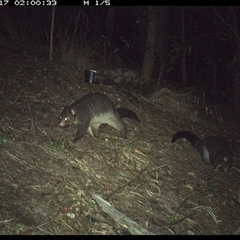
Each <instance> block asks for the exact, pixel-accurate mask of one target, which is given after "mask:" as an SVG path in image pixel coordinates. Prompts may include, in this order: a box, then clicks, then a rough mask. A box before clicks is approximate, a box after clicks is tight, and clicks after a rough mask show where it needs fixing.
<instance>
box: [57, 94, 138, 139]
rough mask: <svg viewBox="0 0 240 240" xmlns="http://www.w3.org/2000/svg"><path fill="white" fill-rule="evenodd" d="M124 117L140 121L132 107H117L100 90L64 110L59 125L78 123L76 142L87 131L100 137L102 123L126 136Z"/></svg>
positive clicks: (93, 135) (123, 136)
mask: <svg viewBox="0 0 240 240" xmlns="http://www.w3.org/2000/svg"><path fill="white" fill-rule="evenodd" d="M123 117H128V118H131V119H133V120H135V121H136V122H138V123H140V120H139V118H138V116H137V114H136V113H135V112H134V111H132V110H131V109H128V108H124V107H122V108H118V109H116V108H115V107H114V105H113V103H112V101H111V100H110V99H109V98H108V97H107V96H106V95H104V94H101V93H98V92H97V93H89V94H86V95H84V96H83V97H81V98H80V99H79V100H77V101H76V102H74V103H73V104H72V105H70V106H69V107H66V108H65V109H64V110H63V112H62V114H61V116H60V119H61V121H60V123H59V126H61V127H65V126H67V125H69V124H76V125H77V132H76V135H75V138H74V142H75V143H76V142H77V141H78V140H79V139H80V138H82V137H83V136H84V135H85V134H86V133H88V134H89V135H90V136H92V137H93V138H95V137H98V136H99V134H98V128H99V127H100V125H102V124H108V125H109V126H111V127H113V128H115V129H116V130H118V131H119V132H120V134H121V137H122V138H126V137H127V129H126V125H125V124H124V122H123V120H122V118H123Z"/></svg>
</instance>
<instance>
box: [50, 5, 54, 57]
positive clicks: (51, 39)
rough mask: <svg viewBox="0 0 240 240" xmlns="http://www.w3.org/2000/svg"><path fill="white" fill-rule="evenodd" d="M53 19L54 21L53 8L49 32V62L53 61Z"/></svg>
mask: <svg viewBox="0 0 240 240" xmlns="http://www.w3.org/2000/svg"><path fill="white" fill-rule="evenodd" d="M54 19H55V6H53V7H52V21H51V30H50V31H51V32H50V46H49V61H52V60H53V31H54Z"/></svg>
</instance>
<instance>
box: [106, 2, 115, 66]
mask: <svg viewBox="0 0 240 240" xmlns="http://www.w3.org/2000/svg"><path fill="white" fill-rule="evenodd" d="M114 16H115V8H114V7H113V6H111V7H109V8H108V12H107V17H106V21H105V26H106V41H105V44H104V59H108V60H109V62H108V63H109V65H111V60H112V54H113V53H112V33H113V23H114Z"/></svg>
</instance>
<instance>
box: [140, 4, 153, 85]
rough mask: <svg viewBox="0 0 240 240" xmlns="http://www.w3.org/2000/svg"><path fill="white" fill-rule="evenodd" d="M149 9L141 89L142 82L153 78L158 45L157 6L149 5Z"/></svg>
mask: <svg viewBox="0 0 240 240" xmlns="http://www.w3.org/2000/svg"><path fill="white" fill-rule="evenodd" d="M147 10H148V13H147V14H148V23H147V41H146V50H145V54H144V60H143V65H142V72H141V89H142V83H143V82H145V81H149V80H150V79H151V76H152V70H153V64H154V60H155V55H154V54H155V47H156V7H154V6H148V8H147Z"/></svg>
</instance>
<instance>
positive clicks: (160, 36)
mask: <svg viewBox="0 0 240 240" xmlns="http://www.w3.org/2000/svg"><path fill="white" fill-rule="evenodd" d="M168 25H169V6H159V12H158V15H157V30H158V31H157V39H156V43H157V46H158V61H157V62H156V65H157V66H156V67H157V68H158V70H159V71H158V80H157V88H159V87H161V86H160V85H161V82H162V81H164V80H163V78H164V77H166V74H165V73H166V70H167V59H168Z"/></svg>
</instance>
